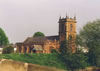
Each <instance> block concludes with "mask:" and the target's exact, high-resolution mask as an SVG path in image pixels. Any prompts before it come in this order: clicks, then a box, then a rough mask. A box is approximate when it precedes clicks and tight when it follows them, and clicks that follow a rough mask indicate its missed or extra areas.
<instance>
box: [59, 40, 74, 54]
mask: <svg viewBox="0 0 100 71" xmlns="http://www.w3.org/2000/svg"><path fill="white" fill-rule="evenodd" d="M59 51H60V53H61V54H63V55H66V54H70V53H72V50H71V48H69V47H68V40H64V41H62V42H61V44H60V48H59Z"/></svg>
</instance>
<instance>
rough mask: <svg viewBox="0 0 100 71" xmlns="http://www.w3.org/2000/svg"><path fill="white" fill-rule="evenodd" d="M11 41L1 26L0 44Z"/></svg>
mask: <svg viewBox="0 0 100 71" xmlns="http://www.w3.org/2000/svg"><path fill="white" fill-rule="evenodd" d="M8 43H9V40H8V37H7V36H6V34H5V32H4V31H3V30H2V28H0V46H2V45H7V44H8Z"/></svg>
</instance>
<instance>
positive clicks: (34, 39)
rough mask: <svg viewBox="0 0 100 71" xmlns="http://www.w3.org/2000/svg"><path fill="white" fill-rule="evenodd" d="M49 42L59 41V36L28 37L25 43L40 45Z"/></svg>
mask: <svg viewBox="0 0 100 71" xmlns="http://www.w3.org/2000/svg"><path fill="white" fill-rule="evenodd" d="M47 40H51V41H54V40H59V36H46V37H28V38H27V39H26V40H25V41H24V42H25V43H34V44H35V43H39V44H44V43H45V42H46V41H47Z"/></svg>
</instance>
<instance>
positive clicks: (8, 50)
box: [2, 46, 14, 54]
mask: <svg viewBox="0 0 100 71" xmlns="http://www.w3.org/2000/svg"><path fill="white" fill-rule="evenodd" d="M13 52H14V48H13V47H12V46H8V47H5V48H3V52H2V54H10V53H13Z"/></svg>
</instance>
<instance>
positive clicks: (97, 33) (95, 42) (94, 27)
mask: <svg viewBox="0 0 100 71" xmlns="http://www.w3.org/2000/svg"><path fill="white" fill-rule="evenodd" d="M79 36H80V38H81V40H82V43H83V44H84V45H83V46H85V47H88V48H89V53H88V56H89V61H90V63H91V64H92V65H95V66H100V61H98V60H100V20H96V21H93V22H88V23H87V24H86V25H85V26H84V27H83V29H82V30H81V31H80V34H79Z"/></svg>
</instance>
